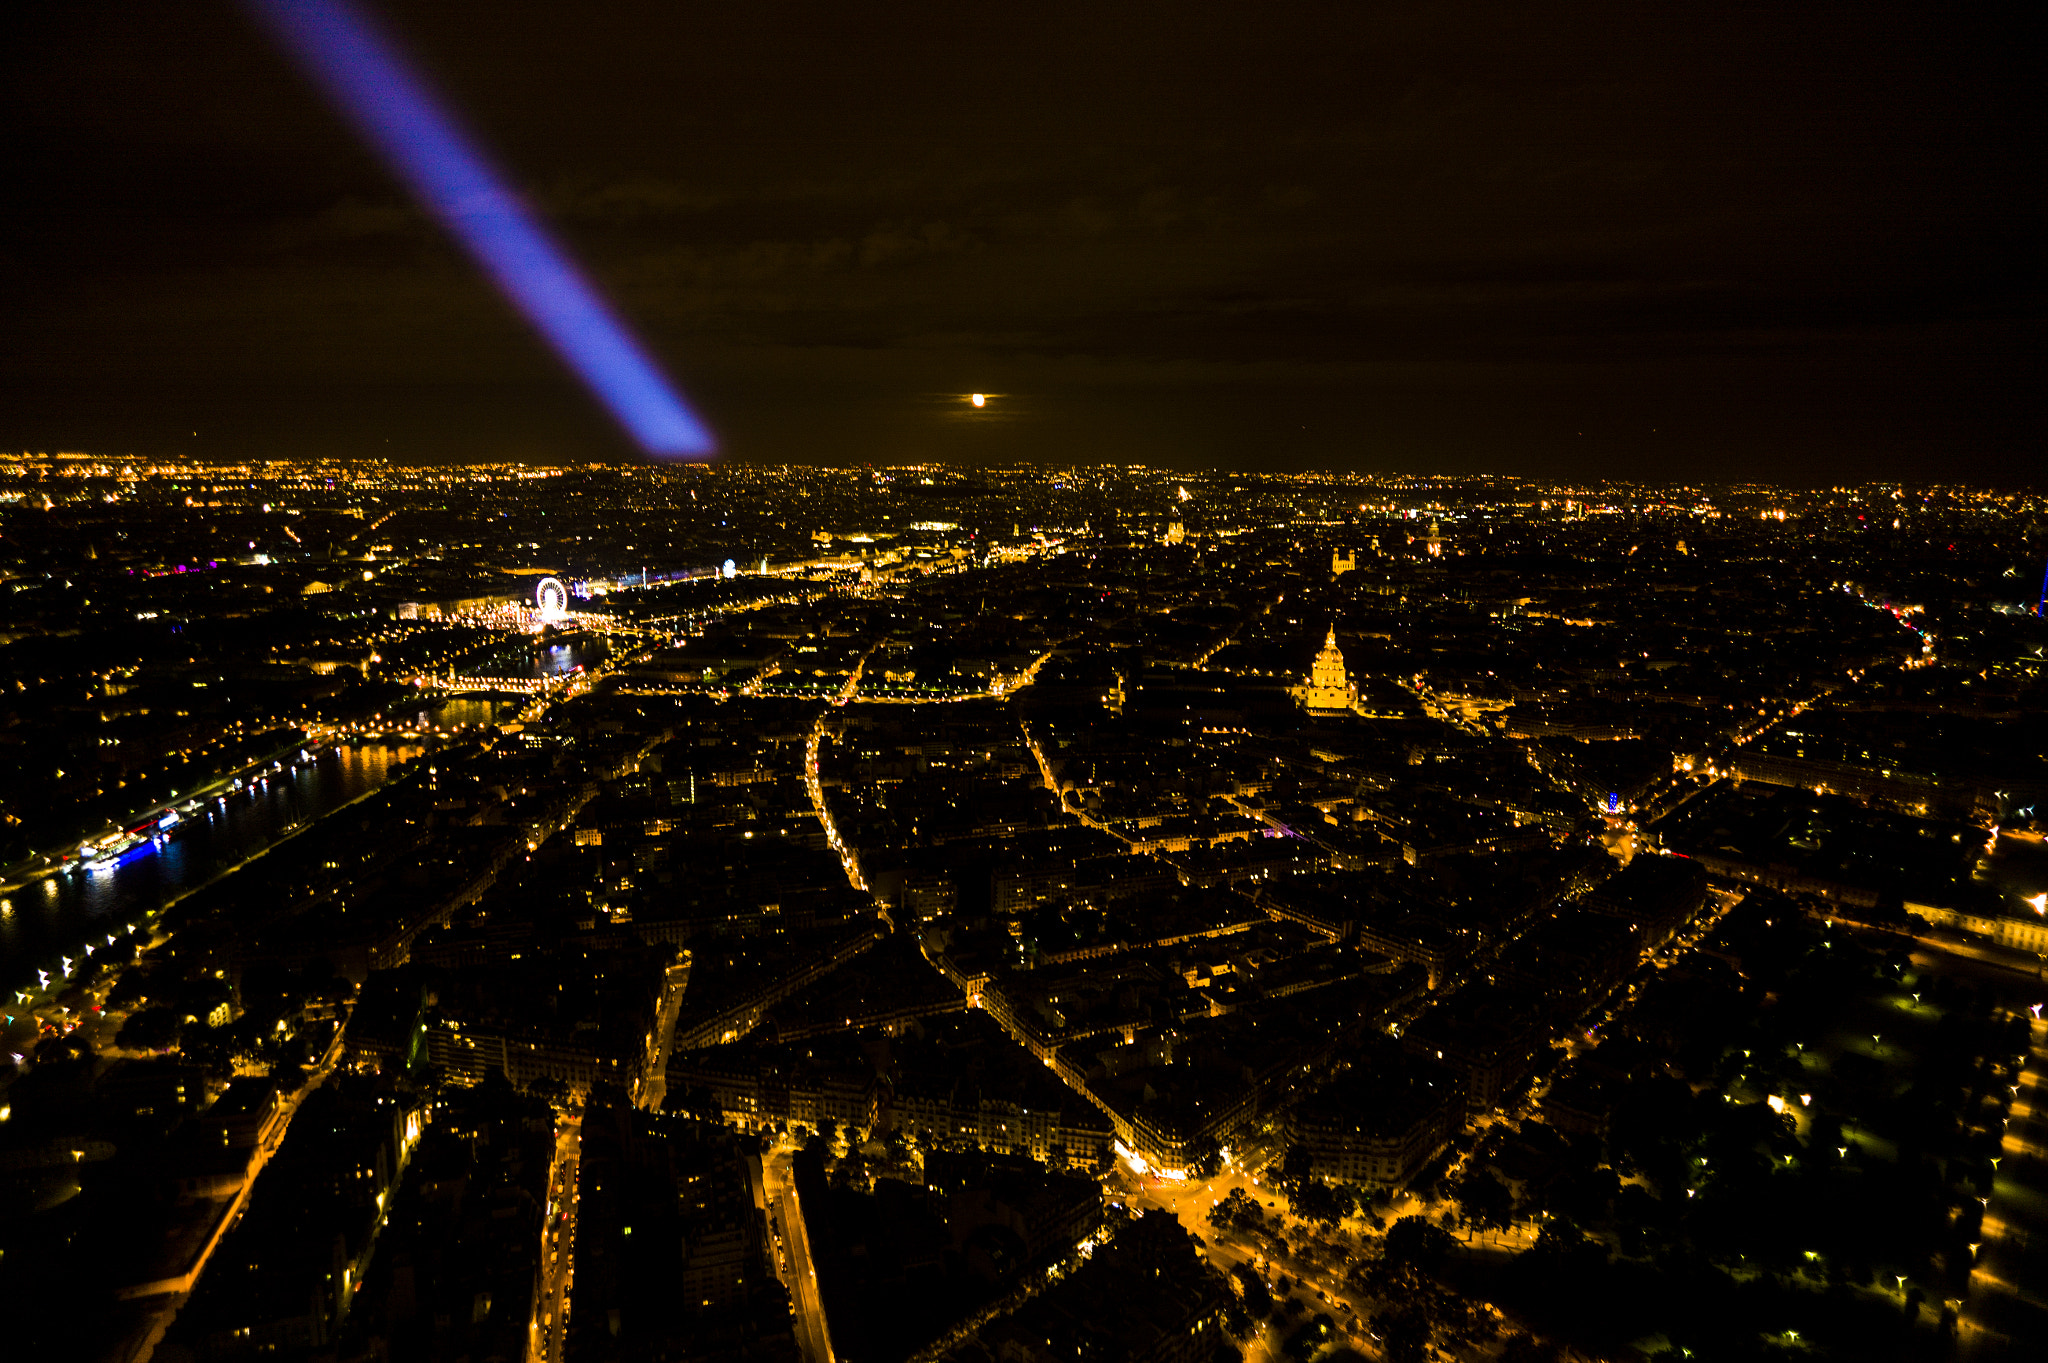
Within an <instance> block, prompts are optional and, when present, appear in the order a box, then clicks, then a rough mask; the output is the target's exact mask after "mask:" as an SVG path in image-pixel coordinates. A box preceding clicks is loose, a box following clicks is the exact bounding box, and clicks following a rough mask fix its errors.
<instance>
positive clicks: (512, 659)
mask: <svg viewBox="0 0 2048 1363" xmlns="http://www.w3.org/2000/svg"><path fill="white" fill-rule="evenodd" d="M610 653H611V650H610V649H608V648H606V647H605V642H604V640H603V639H602V638H600V637H599V636H597V635H594V634H569V635H564V636H562V638H561V640H560V641H559V642H555V641H547V642H543V641H541V640H539V639H530V640H529V639H521V640H518V641H516V642H514V643H511V644H507V645H506V646H505V647H504V648H501V649H499V650H497V652H496V653H494V654H493V655H492V656H491V658H490V659H489V661H487V662H485V663H483V664H482V665H480V666H478V667H476V668H475V669H474V670H473V674H474V675H476V676H479V677H507V678H518V679H520V680H523V681H539V680H545V679H547V678H550V677H561V676H566V675H568V674H569V673H571V672H574V671H576V670H577V669H578V668H583V669H585V670H588V669H591V668H594V667H596V666H597V665H598V664H599V663H601V662H603V661H604V660H605V659H606V658H607V657H608V656H610Z"/></svg>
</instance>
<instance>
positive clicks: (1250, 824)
mask: <svg viewBox="0 0 2048 1363" xmlns="http://www.w3.org/2000/svg"><path fill="white" fill-rule="evenodd" d="M1008 401H1010V399H1008V398H1006V397H1004V396H1003V395H999V394H980V393H977V394H972V395H965V394H963V395H959V396H957V397H951V398H948V399H947V402H948V404H949V406H950V410H953V411H965V410H968V409H980V410H982V411H983V412H984V413H986V414H989V415H994V416H1000V414H1001V413H1002V412H1003V410H1004V404H1005V403H1006V402H1008ZM2044 518H2048V501H2044V499H2043V498H2042V497H2041V496H2039V495H2038V494H2033V493H2027V492H2009V491H1999V490H1995V489H1986V488H1973V487H1967V486H1959V485H1937V484H1910V483H1899V482H1885V483H1874V484H1859V485H1854V486H1848V485H1845V486H1839V487H1833V488H1821V489H1790V488H1781V487H1774V486H1769V485H1764V484H1754V483H1751V484H1708V483H1697V484H1677V483H1669V484H1652V483H1647V482H1645V483H1629V482H1617V481H1607V482H1591V481H1587V482H1561V481H1546V480H1538V479H1532V478H1520V477H1509V476H1497V477H1486V476H1477V475H1455V476H1453V475H1446V476H1436V477H1431V476H1395V475H1384V474H1381V475H1373V474H1362V473H1344V472H1332V473H1314V472H1310V473H1275V472H1251V471H1246V472H1231V471H1228V470H1209V471H1203V472H1186V471H1172V470H1162V469H1152V468H1147V467H1138V466H1102V465H1084V466H1076V467H1069V468H1062V467H1057V466H1042V465H1031V466H1017V467H989V466H976V467H966V466H957V465H947V464H937V463H932V464H918V465H896V466H886V465H873V466H862V467H850V468H840V469H828V468H811V467H777V466H769V465H762V464H754V463H747V462H738V461H728V462H724V463H711V462H706V463H680V464H676V463H670V464H663V463H652V464H638V463H635V464H626V463H617V464H578V465H549V464H540V463H467V464H461V463H452V464H436V465H420V464H409V463H401V462H381V461H377V460H369V459H357V460H349V461H332V462H322V461H310V460H301V461H284V460H279V461H269V462H265V461H245V462H217V461H201V460H173V459H167V458H156V459H145V458H141V457H133V458H115V457H102V456H98V455H89V454H23V455H10V456H0V593H4V599H5V601H6V603H7V607H8V609H7V612H6V615H5V619H4V623H0V988H4V991H5V996H6V1005H5V1014H4V1016H5V1023H4V1026H5V1045H4V1047H0V1206H4V1212H0V1297H4V1300H5V1302H6V1303H7V1309H8V1314H7V1317H6V1319H5V1321H4V1324H0V1329H4V1330H5V1331H6V1336H5V1337H6V1338H7V1339H8V1340H9V1343H8V1347H7V1352H8V1354H9V1356H10V1357H20V1358H24V1359H28V1358H36V1359H44V1358H50V1359H55V1358H66V1359H86V1360H108V1363H144V1360H150V1359H155V1360H161V1361H163V1363H186V1361H187V1360H191V1361H192V1363H201V1361H210V1360H240V1359H251V1360H254V1359H307V1360H322V1361H323V1363H359V1361H360V1363H371V1361H372V1360H376V1361H377V1363H408V1361H412V1360H421V1361H424V1360H444V1359H445V1360H462V1359H467V1360H473V1361H474V1363H484V1360H533V1361H534V1363H556V1361H557V1360H559V1361H560V1363H586V1360H594V1361H596V1363H606V1361H608V1360H617V1361H618V1363H656V1361H658V1360H698V1359H702V1360H707V1363H708V1361H710V1360H716V1363H755V1361H757V1360H758V1361H759V1363H904V1361H905V1360H916V1363H1053V1360H1066V1359H1073V1358H1081V1359H1085V1360H1094V1361H1098V1363H1101V1361H1106V1360H1143V1361H1144V1363H1312V1360H1318V1361H1319V1360H1328V1363H1349V1360H1354V1359H1371V1360H1381V1359H1384V1360H1390V1361H1391V1363H1409V1361H1411V1360H1417V1361H1419V1360H1435V1359H1457V1360H1465V1361H1466V1363H1482V1361H1484V1363H1536V1361H1537V1360H1552V1361H1556V1360H1564V1359H1574V1360H1593V1359H1600V1360H1608V1359H1612V1360H1624V1359H1627V1360H1638V1359H1657V1360H1680V1359H1685V1358H1699V1359H1782V1360H1791V1359H1799V1358H1808V1357H1812V1358H1826V1359H1845V1360H1884V1359H1905V1360H1919V1359H1926V1360H1935V1359H1945V1358H1963V1359H1979V1358H1981V1359H2004V1358H2013V1359H2020V1358H2038V1357H2040V1356H2041V1355H2040V1353H2039V1352H2038V1349H2039V1348H2040V1345H2041V1342H2042V1340H2043V1339H2044V1337H2048V1336H2044V1333H2043V1326H2044V1316H2043V1312H2044V1308H2048V1261H2044V1256H2043V1255H2042V1253H2041V1252H2040V1246H2041V1245H2042V1244H2048V1108H2044V1106H2043V1102H2044V1084H2048V1022H2044V1021H2043V1018H2042V1013H2043V1011H2044V1007H2043V1006H2044V1004H2048V981H2044V978H2043V965H2044V962H2048V846H2044V840H2043V839H2044V832H2048V679H2044V675H2043V668H2044V665H2048V659H2044V650H2048V622H2044V619H2043V605H2044V602H2043V569H2044V560H2048V536H2044V533H2043V525H2044ZM17 1349H19V1350H20V1352H16V1350H17Z"/></svg>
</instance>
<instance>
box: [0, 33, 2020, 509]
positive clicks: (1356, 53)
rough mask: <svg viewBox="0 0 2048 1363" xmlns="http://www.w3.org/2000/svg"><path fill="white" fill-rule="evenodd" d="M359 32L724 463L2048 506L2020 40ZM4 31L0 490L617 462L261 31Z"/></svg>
mask: <svg viewBox="0 0 2048 1363" xmlns="http://www.w3.org/2000/svg"><path fill="white" fill-rule="evenodd" d="M365 7H366V8H369V9H371V10H372V11H373V12H374V13H375V14H377V15H378V16H380V17H381V18H382V19H383V20H384V21H385V23H386V25H387V27H388V28H389V30H390V31H391V32H392V33H393V34H394V35H395V36H396V37H397V38H398V39H399V40H400V41H401V42H402V43H403V44H404V45H405V47H406V48H407V49H408V50H409V51H410V52H411V54H412V55H413V57H414V58H415V60H416V61H417V62H418V64H419V66H420V67H421V69H423V70H424V71H425V72H426V73H428V74H429V76H430V77H431V78H432V80H433V81H434V82H435V84H436V85H437V87H438V88H439V89H440V91H441V92H442V94H443V96H444V97H445V99H446V100H447V102H448V103H449V104H450V105H451V106H452V107H454V108H455V109H457V110H459V111H460V112H461V114H462V115H463V117H464V118H465V120H466V121H467V124H468V126H469V128H470V130H471V131H472V132H473V133H474V134H475V135H476V137H477V138H478V139H479V140H480V141H481V142H482V143H483V144H485V145H486V146H487V147H489V148H490V149H491V150H492V152H493V154H494V156H495V157H496V159H497V162H498V165H499V166H500V168H501V169H502V170H503V172H504V173H505V174H506V175H507V176H508V177H510V178H511V179H512V180H513V181H514V182H515V183H516V184H517V185H518V186H519V187H520V188H521V190H522V191H523V192H524V194H525V195H526V196H527V199H528V201H529V202H530V203H531V204H532V205H533V206H534V207H535V208H536V209H537V210H538V211H539V212H541V213H542V214H543V215H544V217H545V218H546V220H547V221H548V222H549V223H550V224H551V225H552V227H553V228H554V230H555V231H556V232H557V234H558V235H559V237H560V238H561V240H562V241H563V242H564V243H565V245H566V246H567V247H568V249H569V250H570V251H571V252H572V253H573V254H574V255H575V256H576V258H577V259H578V260H579V261H581V262H582V263H583V265H584V266H585V267H586V268H587V270H588V271H589V273H590V274H591V275H592V277H593V278H595V279H596V280H597V281H598V283H599V284H600V285H601V286H602V288H603V289H604V290H605V292H606V293H607V294H608V295H609V297H610V298H611V299H612V300H613V302H614V303H615V304H616V306H617V308H618V310H619V311H620V312H621V313H622V314H623V315H624V316H625V317H626V318H627V319H629V321H630V322H631V323H632V325H633V326H634V328H635V329H636V330H637V331H638V333H639V334H640V336H641V337H642V338H643V339H644V340H645V341H646V343H647V345H648V346H649V348H650V349H651V350H652V351H653V352H654V353H655V354H656V355H657V356H658V357H659V358H660V360H661V362H662V363H663V365H664V366H665V368H666V369H667V371H668V372H669V373H670V374H671V375H672V376H673V377H674V378H675V379H676V380H677V381H678V383H679V384H680V385H681V386H682V388H683V389H684V390H685V391H687V392H688V394H689V395H690V397H691V398H692V400H693V401H694V402H695V403H696V404H697V406H698V407H699V409H700V410H701V411H702V412H703V413H704V415H705V416H706V417H707V418H708V420H709V421H710V422H711V424H712V425H713V427H714V428H715V429H716V431H717V433H718V436H719V439H720V443H721V445H722V447H723V449H724V450H725V451H726V453H727V454H728V455H730V456H735V457H739V458H744V459H758V460H767V461H777V462H780V461H806V462H813V461H815V462H834V463H847V462H859V461H874V462H905V461H912V460H919V459H926V458H941V459H953V460H963V461H1004V462H1007V461H1013V460H1021V459H1035V460H1046V461H1053V462H1065V461H1070V460H1115V461H1129V462H1145V463H1160V464H1170V465H1177V466H1182V467H1189V468H1195V467H1202V466H1224V467H1231V468H1248V469H1256V468H1273V469H1284V468H1303V467H1316V468H1323V467H1329V468H1356V469H1368V470H1400V471H1469V470H1481V471H1498V472H1518V473H1525V474H1533V475H1564V476H1575V475H1599V476H1621V477H1647V478H1657V479H1666V478H1671V479H1688V478H1698V479H1737V478H1750V477H1756V478H1769V479H1775V480H1780V481H1795V482H1796V481H1834V480H1857V481H1860V480H1863V479H1865V478H1872V477H1898V478H1911V479H1918V478H1932V479H1950V480H1957V481H1970V482H1979V483H1996V482H2004V483H2015V482H2038V481H2040V480H2041V479H2042V471H2043V468H2044V467H2048V460H2044V459H2043V458H2042V456H2041V454H2040V449H2041V445H2040V430H2041V425H2042V418H2043V415H2044V411H2043V408H2044V403H2043V401H2042V399H2041V396H2040V388H2041V384H2040V378H2039V358H2040V354H2041V349H2042V337H2043V326H2042V288H2041V273H2040V266H2039V260H2040V257H2041V253H2042V242H2043V221H2042V217H2043V214H2042V188H2041V184H2042V165H2043V157H2042V154H2041V153H2042V147H2041V141H2042V138H2041V129H2042V122H2041V119H2040V116H2039V109H2038V107H2037V101H2036V100H2035V99H2034V97H2033V89H2034V88H2035V87H2037V86H2038V84H2039V80H2040V77H2039V70H2038V63H2039V54H2040V52H2041V51H2043V50H2048V42H2044V41H2043V38H2044V35H2043V34H2042V33H2041V32H2040V31H2039V30H2040V27H2041V26H2040V24H2039V21H2038V19H2037V18H2036V17H2035V16H2036V15H2037V14H2038V10H2037V9H2032V8H2029V9H2027V10H2021V9H2020V7H2013V8H2012V9H2011V10H2010V11H2008V10H2005V9H1994V8H1991V7H1982V6H1937V5H1923V6H1914V7H1906V6H1899V5H1887V4H1876V3H1871V2H1870V0H1864V2H1863V3H1857V4H1825V3H1815V2H1813V0H1799V3H1784V2H1783V0H1779V2H1778V3H1771V4H1760V5H1730V4H1715V3H1709V4H1696V5H1679V4H1658V3H1647V2H1646V0H1634V3H1627V4H1611V5H1602V4H1576V3H1567V4H1555V5H1534V4H1527V3H1522V4H1507V5H1499V6H1493V5H1480V4H1469V3H1462V0H1432V3H1428V4H1419V5H1390V4H1371V3H1335V2H1334V0H1331V2H1327V3H1322V4H1316V5H1279V4H1273V3H1257V4H1253V3H1244V4H1238V5H1229V6H1223V5H1200V4H1190V3H1176V4H1158V5H1145V4H1130V3H1117V2H1116V0H1096V2H1095V3H1088V4H1079V5H1070V6H1069V5H1041V4H1029V3H1026V4H1016V3H1012V4H1001V5H995V4H986V5H984V4H964V3H958V2H957V0H956V2H955V3H947V4H924V3H916V2H915V0H891V2H890V3H887V4H881V5H849V4H844V3H833V4H817V3H803V4H791V3H775V2H774V0H748V2H747V3H743V4H723V5H709V4H703V3H682V2H680V0H664V2H663V3H646V4H642V3H623V2H622V3H605V2H603V0H599V3H592V4H563V3H560V0H551V2H550V3H529V2H528V0H490V2H489V3H481V2H480V0H405V2H404V3H401V2H400V0H379V2H378V3H376V4H374V5H368V4H366V5H365ZM0 25H4V29H0V33H4V37H0V53H4V56H0V62H4V66H0V86H4V91H0V100H4V101H5V108H4V115H0V117H4V124H0V126H4V127H5V129H6V135H5V136H4V137H0V173H4V177H5V180H4V183H5V185H6V193H5V198H4V201H0V202H4V203H5V211H4V213H0V289H4V293H0V297H4V299H5V311H4V313H0V317H4V321H5V326H4V329H0V335H4V340H0V448H15V449H23V448H26V449H38V450H58V449H80V450H93V451H102V452H109V453H119V452H126V451H134V452H138V453H148V454H175V453H197V454H202V455H237V456H240V455H262V454H274V455H283V456H291V455H311V454H322V455H325V454H363V455H385V454H388V455H394V456H400V457H405V458H409V459H417V458H432V457H450V458H479V457H497V456H506V455H510V456H518V457H527V458H553V459H589V458H611V457H619V456H622V455H624V454H625V453H626V452H627V451H628V450H629V445H628V443H627V442H626V441H625V439H624V438H623V437H622V436H621V435H620V434H619V433H618V431H617V429H616V428H615V427H614V425H613V423H612V421H611V419H610V418H609V416H608V415H607V414H606V413H605V411H604V410H603V409H602V408H601V407H600V406H598V405H597V403H596V402H594V401H593V400H592V399H591V398H590V397H589V396H588V395H587V394H586V393H585V392H584V391H583V389H582V388H581V387H580V385H579V384H578V383H577V382H576V381H575V380H574V379H573V378H571V377H570V376H569V375H568V374H567V372H566V371H565V370H564V369H563V367H562V366H561V365H560V364H559V363H558V362H557V361H556V359H555V358H554V356H553V355H552V354H551V353H550V352H549V351H548V350H547V349H546V348H545V347H544V346H543V345H542V343H541V342H540V341H539V340H538V339H536V338H535V336H534V334H533V333H532V331H531V329H530V328H529V327H528V326H527V325H526V323H525V322H524V321H523V320H522V319H521V318H520V317H519V316H517V315H516V314H515V313H514V312H513V311H512V310H511V309H510V308H509V306H508V305H506V304H505V303H504V302H503V301H501V300H500V298H499V297H498V296H497V294H496V293H495V292H494V291H493V290H492V288H491V287H490V285H489V284H488V283H487V282H486V281H485V280H484V279H483V277H482V276H481V275H480V274H479V272H478V271H477V270H476V268H475V267H474V266H473V265H472V264H471V263H470V261H469V260H468V258H467V257H466V256H464V255H463V254H462V253H461V251H460V250H459V249H457V248H456V247H455V246H454V245H453V244H451V242H450V241H449V240H448V239H447V238H446V237H445V236H444V235H443V234H442V232H441V231H440V229H439V228H438V227H436V226H435V225H434V224H433V223H432V222H430V221H429V220H427V219H426V218H425V217H424V216H423V215H422V214H421V213H420V212H419V211H417V210H416V209H415V208H414V207H413V206H412V204H411V203H410V202H409V201H408V199H407V197H406V195H405V193H404V191H403V190H402V189H401V188H400V187H399V185H398V184H397V183H396V181H394V180H393V178H392V177H391V175H390V174H389V173H388V172H387V170H386V169H385V168H384V167H383V165H382V164H381V163H380V162H379V161H378V160H377V159H376V158H375V156H374V155H373V154H372V153H371V152H369V151H368V150H366V149H365V148H364V146H363V145H362V144H361V143H360V142H359V141H358V140H357V139H356V138H355V137H354V136H353V134H352V133H351V132H350V131H349V130H348V129H347V127H346V126H345V125H344V124H343V123H342V122H341V120H340V118H339V117H338V116H337V115H336V114H335V113H334V112H333V111H332V110H331V109H330V108H329V107H328V106H327V105H326V104H325V103H324V102H323V100H322V99H321V97H320V96H319V95H318V94H317V93H316V92H315V91H314V90H313V89H312V88H311V87H310V86H309V85H308V84H307V83H306V82H305V81H304V80H303V79H302V78H301V76H300V75H299V73H298V71H297V70H296V69H295V68H294V67H292V66H291V65H290V64H289V62H288V61H287V60H286V58H285V57H284V56H283V55H281V54H280V53H279V51H278V50H277V49H276V48H275V47H274V46H273V45H272V44H271V43H270V42H269V41H268V39H267V38H266V37H265V36H264V34H263V33H262V32H261V31H260V30H259V29H257V28H256V27H255V26H254V25H253V24H252V23H251V22H250V21H249V19H248V17H247V16H246V15H245V14H244V13H243V11H242V10H240V9H239V8H238V7H237V6H236V5H234V4H232V3H227V2H225V0H186V2H184V3H177V4H159V3H143V2H142V0H124V2H123V3H89V2H88V0H14V3H11V4H9V5H7V6H5V7H4V17H0ZM972 390H980V391H983V392H987V393H990V394H993V395H995V396H994V398H993V399H992V400H991V402H990V404H989V406H988V407H987V408H985V409H983V410H982V411H981V412H978V413H977V412H973V411H972V410H971V409H970V408H969V407H968V406H967V405H966V404H965V402H964V400H963V397H964V394H966V393H967V392H969V391H972ZM194 431H197V432H198V435H197V436H196V437H195V436H194V435H193V434H192V432H194Z"/></svg>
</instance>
